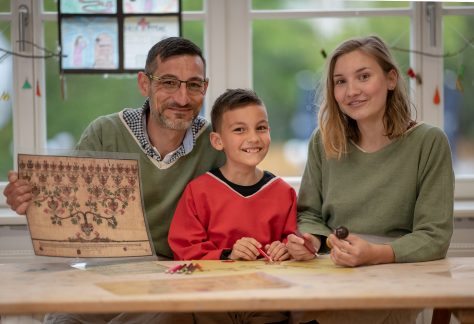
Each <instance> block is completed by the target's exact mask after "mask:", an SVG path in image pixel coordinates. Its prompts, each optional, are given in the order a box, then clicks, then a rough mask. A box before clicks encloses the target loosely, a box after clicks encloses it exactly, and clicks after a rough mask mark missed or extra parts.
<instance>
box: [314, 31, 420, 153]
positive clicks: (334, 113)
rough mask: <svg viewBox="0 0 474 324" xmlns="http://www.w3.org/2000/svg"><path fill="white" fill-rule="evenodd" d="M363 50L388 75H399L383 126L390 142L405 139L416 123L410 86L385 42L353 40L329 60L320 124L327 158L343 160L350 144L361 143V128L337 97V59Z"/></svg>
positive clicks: (346, 42) (371, 38)
mask: <svg viewBox="0 0 474 324" xmlns="http://www.w3.org/2000/svg"><path fill="white" fill-rule="evenodd" d="M355 50H360V51H362V52H364V53H365V54H368V55H370V56H372V57H373V58H375V60H376V61H377V63H378V64H379V66H380V67H381V68H382V70H383V71H384V73H385V75H387V74H388V73H389V72H390V71H392V70H393V71H395V72H396V76H397V84H396V86H395V89H394V90H388V93H387V102H386V108H385V114H384V117H383V122H384V125H385V131H386V136H388V137H389V138H390V139H393V138H397V137H400V136H402V135H403V134H404V133H405V131H406V130H407V128H408V127H409V125H410V124H411V122H412V118H411V111H410V101H409V99H408V95H407V90H406V85H405V82H404V80H403V78H402V77H401V75H400V70H399V68H398V66H397V64H396V63H395V60H394V59H393V57H392V55H391V53H390V51H389V49H388V48H387V46H386V45H385V43H384V41H383V40H382V39H380V38H379V37H377V36H368V37H363V38H354V39H349V40H347V41H345V42H343V43H342V44H341V45H339V46H338V47H337V48H336V49H335V50H334V52H333V53H332V54H331V56H330V57H329V60H328V63H327V66H326V73H325V76H324V78H325V79H326V80H325V83H324V85H323V89H322V90H323V93H324V96H323V98H324V99H323V102H322V103H321V106H320V110H319V114H318V121H319V128H320V131H321V138H322V143H323V147H324V151H325V153H326V157H327V158H328V159H329V158H337V159H340V158H341V157H342V156H343V155H344V154H346V153H347V152H348V141H349V140H352V141H354V142H355V143H357V142H358V140H359V137H360V132H359V128H358V127H357V123H356V121H355V120H353V119H352V118H350V117H349V116H347V115H345V114H344V113H343V112H342V111H341V109H340V108H339V105H338V104H337V102H336V99H335V97H334V79H333V75H334V66H335V65H336V62H337V59H338V58H339V57H340V56H341V55H344V54H347V53H350V52H353V51H355Z"/></svg>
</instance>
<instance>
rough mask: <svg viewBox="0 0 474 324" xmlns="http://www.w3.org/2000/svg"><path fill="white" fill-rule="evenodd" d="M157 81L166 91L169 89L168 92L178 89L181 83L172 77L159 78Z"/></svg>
mask: <svg viewBox="0 0 474 324" xmlns="http://www.w3.org/2000/svg"><path fill="white" fill-rule="evenodd" d="M159 83H160V86H161V87H162V88H163V89H165V90H166V91H169V92H174V91H176V90H178V88H179V86H180V84H181V83H180V82H179V80H178V79H172V78H168V79H160V80H159Z"/></svg>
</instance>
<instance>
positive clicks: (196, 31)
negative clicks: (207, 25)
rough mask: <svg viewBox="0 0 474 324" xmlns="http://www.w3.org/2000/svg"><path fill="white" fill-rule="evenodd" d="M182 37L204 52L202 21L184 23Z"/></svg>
mask: <svg viewBox="0 0 474 324" xmlns="http://www.w3.org/2000/svg"><path fill="white" fill-rule="evenodd" d="M182 26H183V32H182V34H183V37H186V38H188V39H190V40H192V41H193V42H194V43H196V45H198V46H199V47H200V48H201V49H202V50H203V51H204V22H203V21H184V22H183V25H182Z"/></svg>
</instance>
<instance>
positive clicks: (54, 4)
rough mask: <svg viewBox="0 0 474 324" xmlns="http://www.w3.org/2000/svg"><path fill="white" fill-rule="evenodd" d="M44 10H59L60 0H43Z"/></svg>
mask: <svg viewBox="0 0 474 324" xmlns="http://www.w3.org/2000/svg"><path fill="white" fill-rule="evenodd" d="M43 11H54V12H57V11H58V0H43Z"/></svg>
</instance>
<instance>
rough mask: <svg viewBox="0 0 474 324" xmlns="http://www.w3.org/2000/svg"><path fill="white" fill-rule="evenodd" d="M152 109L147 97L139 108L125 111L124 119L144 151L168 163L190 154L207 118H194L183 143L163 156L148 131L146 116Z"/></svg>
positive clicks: (151, 156)
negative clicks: (151, 140) (149, 136)
mask: <svg viewBox="0 0 474 324" xmlns="http://www.w3.org/2000/svg"><path fill="white" fill-rule="evenodd" d="M149 110H150V103H149V100H148V99H147V100H146V101H145V103H144V104H143V106H142V107H141V108H138V109H131V108H127V109H124V111H123V119H124V120H125V122H126V123H127V125H128V127H129V128H130V130H131V131H132V133H133V135H134V136H135V137H136V138H137V140H138V143H139V144H140V146H141V148H142V149H143V151H144V152H145V153H146V154H147V155H148V156H149V157H150V158H152V159H154V160H156V161H162V162H164V163H166V164H171V163H173V162H175V161H177V160H178V159H179V158H180V157H182V156H185V155H186V154H189V153H190V152H191V151H192V149H193V147H194V145H195V144H196V138H197V134H199V131H200V130H201V129H202V128H203V127H204V126H205V125H206V119H204V118H203V117H201V116H197V117H196V118H194V120H193V122H192V124H191V127H190V128H188V130H187V131H186V135H185V136H184V139H183V143H182V144H181V146H179V147H178V148H177V149H176V150H175V151H174V152H171V153H169V154H168V155H166V156H165V157H163V158H162V157H161V156H160V153H159V152H158V151H157V150H156V149H155V148H154V147H153V145H151V143H150V139H149V138H148V134H147V132H146V116H147V113H148V111H149Z"/></svg>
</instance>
